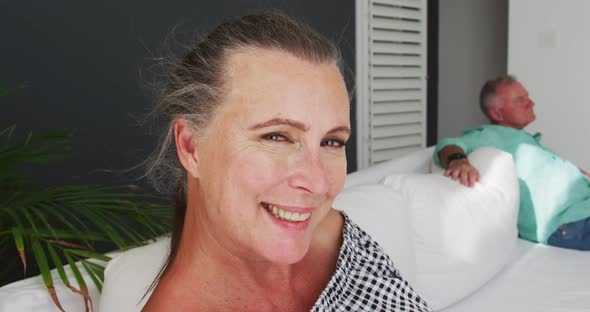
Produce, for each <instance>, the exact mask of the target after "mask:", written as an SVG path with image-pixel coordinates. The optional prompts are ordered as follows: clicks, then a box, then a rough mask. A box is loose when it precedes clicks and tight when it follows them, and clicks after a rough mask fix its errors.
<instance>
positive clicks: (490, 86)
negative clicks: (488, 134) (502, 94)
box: [479, 75, 518, 120]
mask: <svg viewBox="0 0 590 312" xmlns="http://www.w3.org/2000/svg"><path fill="white" fill-rule="evenodd" d="M515 82H518V80H517V79H516V77H515V76H512V75H501V76H498V77H496V78H494V79H492V80H488V81H486V83H485V84H484V85H483V87H482V88H481V91H480V92H479V106H480V108H481V111H482V112H483V114H484V115H486V117H488V119H490V120H492V118H491V117H490V115H489V113H488V110H489V109H490V108H491V107H492V100H493V99H494V97H495V96H496V95H497V94H498V87H500V86H502V85H510V84H512V83H515Z"/></svg>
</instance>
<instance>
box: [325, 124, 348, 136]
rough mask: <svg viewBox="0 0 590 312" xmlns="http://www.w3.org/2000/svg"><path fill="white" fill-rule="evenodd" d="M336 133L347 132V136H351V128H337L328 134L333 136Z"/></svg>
mask: <svg viewBox="0 0 590 312" xmlns="http://www.w3.org/2000/svg"><path fill="white" fill-rule="evenodd" d="M335 132H346V134H350V128H349V127H347V126H340V127H336V128H334V129H332V130H330V131H328V134H332V133H335Z"/></svg>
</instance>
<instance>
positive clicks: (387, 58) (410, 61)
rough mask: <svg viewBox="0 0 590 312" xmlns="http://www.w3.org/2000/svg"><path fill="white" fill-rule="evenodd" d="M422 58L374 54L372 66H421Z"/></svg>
mask: <svg viewBox="0 0 590 312" xmlns="http://www.w3.org/2000/svg"><path fill="white" fill-rule="evenodd" d="M422 62H423V61H422V58H421V57H420V56H414V55H391V54H375V55H373V58H372V64H373V65H394V66H395V65H414V66H420V65H422Z"/></svg>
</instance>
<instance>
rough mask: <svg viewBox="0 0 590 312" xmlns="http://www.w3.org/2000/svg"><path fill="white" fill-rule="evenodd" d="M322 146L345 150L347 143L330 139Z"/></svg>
mask: <svg viewBox="0 0 590 312" xmlns="http://www.w3.org/2000/svg"><path fill="white" fill-rule="evenodd" d="M322 145H323V146H328V147H333V148H343V147H344V146H345V145H346V142H344V141H342V140H335V139H329V140H325V141H324V142H323V143H322Z"/></svg>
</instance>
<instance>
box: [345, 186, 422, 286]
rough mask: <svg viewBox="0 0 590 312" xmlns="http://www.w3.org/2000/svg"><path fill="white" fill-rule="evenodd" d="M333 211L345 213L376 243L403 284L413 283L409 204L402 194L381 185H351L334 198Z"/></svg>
mask: <svg viewBox="0 0 590 312" xmlns="http://www.w3.org/2000/svg"><path fill="white" fill-rule="evenodd" d="M334 208H336V209H340V210H342V211H344V212H346V214H348V216H349V217H350V219H351V220H352V221H353V222H354V223H356V224H357V225H359V226H360V227H361V228H362V229H363V230H364V231H365V232H367V233H368V234H369V235H370V236H371V238H372V239H373V240H375V241H376V242H377V243H379V245H380V246H381V247H382V248H383V250H384V251H385V252H386V253H387V254H388V255H389V257H390V258H391V260H393V262H394V265H395V267H396V268H397V269H398V270H399V272H400V274H401V276H402V277H403V278H404V279H405V280H406V281H408V282H409V283H410V284H412V283H413V282H414V281H415V265H414V263H415V258H414V247H413V241H412V238H411V237H412V236H411V228H410V223H409V219H408V218H409V216H408V204H407V201H406V199H405V198H404V197H403V196H402V195H401V194H399V193H396V192H393V190H392V189H391V188H390V187H387V186H385V185H382V184H373V185H359V186H353V187H349V188H347V189H345V190H344V191H343V192H342V193H340V194H339V195H338V197H336V200H335V201H334Z"/></svg>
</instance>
